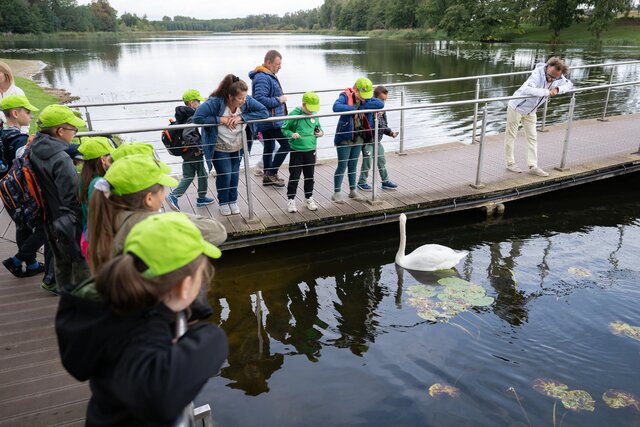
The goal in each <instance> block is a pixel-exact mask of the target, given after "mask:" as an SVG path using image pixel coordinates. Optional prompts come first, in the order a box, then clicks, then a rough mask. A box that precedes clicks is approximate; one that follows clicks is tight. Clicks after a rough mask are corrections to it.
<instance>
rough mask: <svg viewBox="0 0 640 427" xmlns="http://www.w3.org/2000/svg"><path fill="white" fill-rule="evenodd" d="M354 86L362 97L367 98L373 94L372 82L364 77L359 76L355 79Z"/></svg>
mask: <svg viewBox="0 0 640 427" xmlns="http://www.w3.org/2000/svg"><path fill="white" fill-rule="evenodd" d="M355 86H356V88H357V89H358V92H360V96H361V97H362V98H364V99H369V98H371V97H372V96H373V83H371V80H369V79H368V78H366V77H360V78H359V79H358V80H356V85H355Z"/></svg>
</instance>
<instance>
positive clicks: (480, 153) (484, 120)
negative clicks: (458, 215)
mask: <svg viewBox="0 0 640 427" xmlns="http://www.w3.org/2000/svg"><path fill="white" fill-rule="evenodd" d="M486 133H487V104H486V103H485V104H484V106H483V107H482V130H481V131H480V147H479V148H478V169H477V170H476V184H475V186H474V188H481V187H482V184H481V182H480V176H481V175H482V159H483V158H484V136H485V134H486Z"/></svg>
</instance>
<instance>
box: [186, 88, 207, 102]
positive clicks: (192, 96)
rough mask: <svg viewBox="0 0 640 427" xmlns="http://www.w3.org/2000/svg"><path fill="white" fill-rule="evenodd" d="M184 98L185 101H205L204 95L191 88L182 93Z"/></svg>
mask: <svg viewBox="0 0 640 427" xmlns="http://www.w3.org/2000/svg"><path fill="white" fill-rule="evenodd" d="M182 100H183V101H184V102H189V101H193V100H196V101H200V102H202V101H204V98H203V97H202V95H200V92H198V91H197V90H195V89H189V90H187V91H186V92H185V93H183V94H182Z"/></svg>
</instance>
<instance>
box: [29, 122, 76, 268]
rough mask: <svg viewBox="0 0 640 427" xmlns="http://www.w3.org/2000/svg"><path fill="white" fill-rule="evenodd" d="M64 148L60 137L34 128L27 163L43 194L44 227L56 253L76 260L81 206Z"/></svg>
mask: <svg viewBox="0 0 640 427" xmlns="http://www.w3.org/2000/svg"><path fill="white" fill-rule="evenodd" d="M68 148H69V144H67V143H66V142H64V141H63V140H61V139H58V138H53V137H51V136H49V135H47V134H44V133H41V132H38V133H37V134H36V136H35V138H34V139H33V142H32V143H31V164H32V165H33V168H34V171H35V173H36V178H37V180H38V184H39V185H40V189H41V190H42V196H43V198H44V207H45V212H46V218H45V227H46V229H47V232H48V233H49V235H50V238H52V239H53V240H54V241H55V242H56V245H57V251H56V252H55V253H56V256H59V255H60V256H63V255H66V256H68V257H69V260H70V261H80V260H83V259H84V257H83V255H82V251H81V250H80V234H81V233H82V208H81V207H80V202H79V201H78V196H77V195H78V173H77V172H76V170H75V168H74V167H73V160H71V157H69V155H68V154H67V153H66V152H65V150H67V149H68Z"/></svg>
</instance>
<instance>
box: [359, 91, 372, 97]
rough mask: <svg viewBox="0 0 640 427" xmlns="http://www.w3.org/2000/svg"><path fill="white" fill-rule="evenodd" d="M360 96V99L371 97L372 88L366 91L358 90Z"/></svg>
mask: <svg viewBox="0 0 640 427" xmlns="http://www.w3.org/2000/svg"><path fill="white" fill-rule="evenodd" d="M360 96H361V97H362V99H370V98H373V90H370V91H368V92H364V91H362V90H361V91H360Z"/></svg>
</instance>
